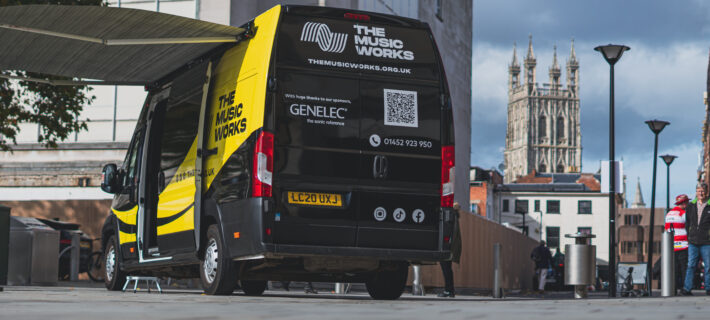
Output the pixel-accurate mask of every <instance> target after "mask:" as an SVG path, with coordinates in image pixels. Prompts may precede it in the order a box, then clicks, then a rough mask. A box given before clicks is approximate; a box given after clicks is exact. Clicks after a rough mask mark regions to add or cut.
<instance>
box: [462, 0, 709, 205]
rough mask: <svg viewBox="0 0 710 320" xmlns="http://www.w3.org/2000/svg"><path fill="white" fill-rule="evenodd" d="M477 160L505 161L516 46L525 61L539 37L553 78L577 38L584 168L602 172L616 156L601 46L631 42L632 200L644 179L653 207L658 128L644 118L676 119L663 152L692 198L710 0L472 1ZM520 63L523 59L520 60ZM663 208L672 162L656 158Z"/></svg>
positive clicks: (626, 151) (624, 96) (619, 124)
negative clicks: (612, 155)
mask: <svg viewBox="0 0 710 320" xmlns="http://www.w3.org/2000/svg"><path fill="white" fill-rule="evenodd" d="M473 9H474V10H473V15H474V18H473V25H474V30H473V37H474V39H473V112H472V127H473V129H472V131H473V137H472V141H471V144H472V154H471V164H472V165H477V166H481V167H484V168H490V167H494V166H497V165H498V164H499V163H501V162H503V149H504V146H505V128H506V112H507V111H506V110H507V102H508V98H507V80H508V74H507V68H508V64H510V61H511V58H512V51H513V43H517V45H518V58H519V59H520V58H521V57H524V56H525V54H526V52H527V45H528V35H529V34H532V36H533V48H534V53H535V56H536V58H537V81H538V82H539V83H542V82H547V81H548V68H549V67H550V65H551V63H552V53H553V46H554V45H557V54H558V59H559V61H560V66H561V67H562V71H563V79H562V82H563V83H564V81H565V80H564V74H565V72H564V63H565V62H566V60H567V58H568V57H569V53H570V40H571V39H572V38H574V41H575V49H576V54H577V59H578V60H579V63H580V110H581V128H582V170H583V171H584V172H596V171H597V170H598V169H599V166H600V163H599V162H600V161H601V160H608V157H609V134H608V132H609V65H608V64H607V63H606V61H605V60H604V59H603V58H602V56H601V55H600V54H599V53H598V52H596V51H594V50H593V49H594V47H596V46H598V45H602V44H608V43H614V44H625V45H627V46H629V47H631V50H630V51H628V52H626V53H625V54H624V56H623V57H622V59H621V60H620V61H619V62H618V63H617V64H616V66H615V74H616V80H615V84H616V85H615V108H616V157H617V159H623V160H624V173H625V174H626V176H627V188H628V189H629V190H628V191H627V200H628V201H629V203H631V202H633V197H634V193H635V190H636V180H637V178H640V181H641V188H642V192H643V196H644V200H645V202H646V204H647V206H650V204H651V179H652V170H653V163H652V158H653V133H652V132H651V131H650V130H649V129H648V126H647V125H646V124H645V123H644V121H645V120H650V119H654V118H655V119H661V120H666V121H669V122H670V123H671V124H670V126H668V127H666V129H664V131H663V132H662V133H661V134H660V136H659V147H658V150H659V151H658V152H659V155H662V154H666V153H670V154H674V155H677V156H678V157H679V158H678V159H676V160H675V162H674V163H673V164H672V165H671V179H670V180H671V191H670V192H671V201H672V198H673V196H674V195H676V194H679V193H687V194H688V195H691V196H694V193H695V191H694V190H695V189H694V185H695V179H696V170H697V167H698V153H699V151H700V150H701V146H702V144H701V141H700V137H701V132H702V131H701V130H702V121H703V119H704V114H705V107H704V105H703V92H704V91H705V85H706V74H707V68H708V53H709V49H710V1H702V0H695V1H691V0H688V1H660V0H658V1H656V0H654V1H648V0H645V1H641V0H634V1H628V0H627V1H613V0H604V1H565V0H534V1H530V0H474V7H473ZM519 62H520V63H521V65H522V61H521V60H519ZM657 186H658V187H657V190H656V206H657V207H665V205H666V200H665V199H666V165H665V163H663V161H662V160H661V159H659V161H658V176H657Z"/></svg>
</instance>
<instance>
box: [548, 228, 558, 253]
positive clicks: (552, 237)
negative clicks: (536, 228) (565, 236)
mask: <svg viewBox="0 0 710 320" xmlns="http://www.w3.org/2000/svg"><path fill="white" fill-rule="evenodd" d="M545 235H546V241H547V246H548V247H550V248H559V247H560V227H547V228H545Z"/></svg>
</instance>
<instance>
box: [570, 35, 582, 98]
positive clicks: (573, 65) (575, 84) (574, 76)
mask: <svg viewBox="0 0 710 320" xmlns="http://www.w3.org/2000/svg"><path fill="white" fill-rule="evenodd" d="M567 89H569V92H570V94H571V95H572V96H573V97H576V96H577V93H578V92H579V61H577V54H576V53H575V51H574V38H572V46H571V49H570V55H569V59H568V60H567Z"/></svg>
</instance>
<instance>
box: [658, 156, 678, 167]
mask: <svg viewBox="0 0 710 320" xmlns="http://www.w3.org/2000/svg"><path fill="white" fill-rule="evenodd" d="M660 157H661V159H663V162H665V163H666V165H669V166H670V165H671V163H673V160H675V158H678V157H677V156H674V155H672V154H664V155H662V156H660Z"/></svg>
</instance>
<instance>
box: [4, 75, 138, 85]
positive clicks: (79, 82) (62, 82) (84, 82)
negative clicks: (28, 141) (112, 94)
mask: <svg viewBox="0 0 710 320" xmlns="http://www.w3.org/2000/svg"><path fill="white" fill-rule="evenodd" d="M0 78H5V79H10V80H20V81H30V82H37V83H44V84H48V85H52V86H145V85H146V83H143V82H125V81H97V80H49V79H42V78H33V77H20V76H13V75H9V74H3V73H0Z"/></svg>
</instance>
